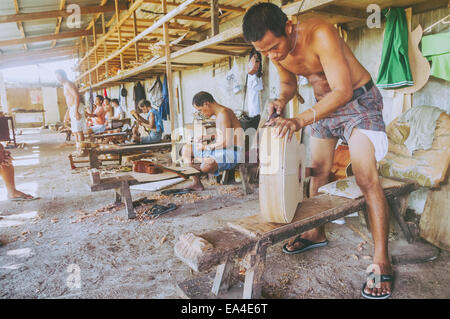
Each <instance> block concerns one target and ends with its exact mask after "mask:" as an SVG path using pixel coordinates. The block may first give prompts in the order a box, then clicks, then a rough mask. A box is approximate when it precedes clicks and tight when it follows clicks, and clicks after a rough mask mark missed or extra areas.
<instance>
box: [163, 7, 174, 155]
mask: <svg viewBox="0 0 450 319" xmlns="http://www.w3.org/2000/svg"><path fill="white" fill-rule="evenodd" d="M162 7H163V12H164V13H165V14H167V1H166V0H162ZM163 34H164V45H165V53H166V75H167V91H168V93H169V110H170V131H171V133H173V132H174V131H175V113H174V109H173V106H174V99H173V74H172V62H171V59H170V42H169V25H168V22H166V23H164V24H163ZM173 147H175V141H174V140H173V139H172V148H173Z"/></svg>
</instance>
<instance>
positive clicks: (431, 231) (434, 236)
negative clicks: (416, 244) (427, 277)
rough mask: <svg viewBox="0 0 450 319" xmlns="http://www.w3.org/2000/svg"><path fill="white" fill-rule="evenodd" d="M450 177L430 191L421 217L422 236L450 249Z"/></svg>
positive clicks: (443, 247)
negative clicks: (438, 187)
mask: <svg viewBox="0 0 450 319" xmlns="http://www.w3.org/2000/svg"><path fill="white" fill-rule="evenodd" d="M449 207H450V179H448V180H447V182H446V183H445V184H444V185H442V186H441V188H440V189H438V190H430V191H429V192H428V197H427V201H426V203H425V208H424V211H423V213H422V215H421V217H420V224H419V228H420V236H421V237H422V238H424V239H425V240H427V241H428V242H430V243H432V244H433V245H435V246H437V247H439V248H441V249H445V250H447V251H450V214H449Z"/></svg>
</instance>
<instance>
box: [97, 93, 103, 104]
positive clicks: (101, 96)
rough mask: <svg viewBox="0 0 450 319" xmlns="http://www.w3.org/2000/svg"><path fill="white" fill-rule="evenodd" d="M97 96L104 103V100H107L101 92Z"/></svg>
mask: <svg viewBox="0 0 450 319" xmlns="http://www.w3.org/2000/svg"><path fill="white" fill-rule="evenodd" d="M96 97H98V98H99V100H100V101H102V103H103V101H104V100H105V98H104V97H103V95H100V94H99V95H97V96H96Z"/></svg>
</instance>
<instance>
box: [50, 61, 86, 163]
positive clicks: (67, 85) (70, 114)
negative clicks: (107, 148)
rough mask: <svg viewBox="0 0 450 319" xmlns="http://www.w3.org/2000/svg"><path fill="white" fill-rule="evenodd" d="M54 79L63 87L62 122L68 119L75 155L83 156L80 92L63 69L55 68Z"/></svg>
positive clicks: (83, 127) (84, 129) (83, 123)
mask: <svg viewBox="0 0 450 319" xmlns="http://www.w3.org/2000/svg"><path fill="white" fill-rule="evenodd" d="M55 74H56V79H57V80H58V82H59V83H61V84H62V85H63V87H64V96H65V97H66V104H67V111H66V114H65V116H64V122H65V123H66V124H67V123H69V121H70V125H71V131H72V133H73V134H74V135H75V139H76V143H77V152H76V153H75V155H77V156H85V155H86V154H85V151H83V150H82V148H81V142H82V141H84V131H86V118H85V108H84V105H83V103H81V97H80V93H79V91H78V88H77V87H76V85H75V84H74V83H73V82H71V81H69V80H68V79H67V74H66V72H65V71H64V70H56V71H55Z"/></svg>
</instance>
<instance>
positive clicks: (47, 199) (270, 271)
mask: <svg viewBox="0 0 450 319" xmlns="http://www.w3.org/2000/svg"><path fill="white" fill-rule="evenodd" d="M64 140H65V135H64V134H57V133H52V132H50V131H48V130H39V129H33V130H24V132H23V134H22V135H20V136H19V142H23V143H26V148H24V149H14V150H12V153H13V156H14V157H15V168H16V181H17V185H18V188H19V189H20V190H22V191H25V192H31V193H32V194H34V195H37V196H40V197H41V199H39V200H37V201H33V202H25V203H15V202H10V201H7V200H6V190H5V188H4V184H3V183H2V182H0V187H1V188H0V241H1V242H2V245H1V246H0V298H178V297H179V295H178V293H177V283H178V282H181V281H184V280H187V279H192V278H194V277H196V276H198V275H199V274H198V273H194V272H193V271H191V270H190V268H189V267H188V266H187V265H185V264H184V263H182V262H181V261H180V260H179V259H177V258H176V257H175V256H174V252H173V247H174V244H175V242H176V240H177V238H178V236H179V235H181V234H183V233H185V232H194V233H195V232H203V231H205V230H211V229H213V228H218V227H222V226H223V225H224V224H225V223H226V222H227V221H230V220H235V219H238V218H241V217H245V216H250V215H254V214H256V213H257V211H258V206H259V204H258V192H257V191H256V192H255V193H254V194H252V195H250V196H244V195H243V193H242V189H241V187H240V185H239V184H236V185H227V186H220V185H214V184H213V183H208V184H207V189H206V190H205V191H204V192H199V193H196V194H188V195H184V196H183V197H180V198H176V197H173V196H171V197H161V196H160V195H159V194H157V193H156V194H155V193H143V192H137V191H132V194H133V198H134V199H137V198H140V197H143V196H148V198H158V199H159V200H158V203H160V204H166V203H169V202H175V203H177V204H181V205H182V206H181V207H180V208H179V209H177V210H176V211H173V212H171V213H168V214H167V215H164V216H161V217H160V218H158V219H156V220H151V219H148V218H138V219H135V220H131V221H129V220H127V218H126V213H125V211H124V209H118V210H105V211H103V212H102V211H98V210H101V209H102V208H104V207H106V206H108V205H110V204H111V203H113V202H114V199H115V197H114V192H113V191H112V190H110V191H104V192H98V193H91V192H90V190H89V187H88V180H89V177H88V173H87V169H85V168H81V169H77V170H71V169H70V166H69V161H68V159H67V156H68V154H69V153H70V152H72V151H74V149H75V148H74V146H73V145H65V144H64ZM80 165H82V164H80ZM176 187H183V184H179V185H177V186H176ZM140 216H141V217H142V215H140ZM346 221H347V223H346V224H344V225H338V224H334V223H330V224H328V225H327V234H328V239H329V240H330V244H329V245H328V246H327V247H324V248H320V249H317V250H312V251H309V252H306V253H303V254H300V255H294V256H287V255H285V254H283V253H282V252H281V246H282V243H279V244H277V245H274V246H272V247H270V248H269V250H268V255H267V266H266V271H265V274H264V286H263V296H264V297H266V298H361V297H360V287H361V285H362V283H363V282H364V280H365V269H366V267H367V266H368V265H369V264H370V263H371V260H370V258H371V256H372V254H373V246H372V245H371V243H370V242H368V243H365V244H362V243H363V242H364V241H365V239H364V238H366V239H367V238H368V237H370V234H369V233H368V232H367V229H366V228H365V227H364V226H362V225H361V224H360V222H359V218H358V217H349V218H346ZM355 229H356V231H355ZM397 238H398V236H397ZM392 241H393V242H395V241H398V239H395V236H394V237H393V239H392ZM449 269H450V253H449V252H446V251H441V252H440V255H439V257H438V258H437V259H436V260H434V261H431V262H427V263H423V264H410V265H398V266H396V267H395V271H396V281H395V287H394V288H395V290H394V293H393V298H449V297H450V285H449V283H450V279H449V278H450V276H449ZM78 279H79V280H78Z"/></svg>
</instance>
